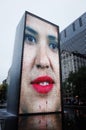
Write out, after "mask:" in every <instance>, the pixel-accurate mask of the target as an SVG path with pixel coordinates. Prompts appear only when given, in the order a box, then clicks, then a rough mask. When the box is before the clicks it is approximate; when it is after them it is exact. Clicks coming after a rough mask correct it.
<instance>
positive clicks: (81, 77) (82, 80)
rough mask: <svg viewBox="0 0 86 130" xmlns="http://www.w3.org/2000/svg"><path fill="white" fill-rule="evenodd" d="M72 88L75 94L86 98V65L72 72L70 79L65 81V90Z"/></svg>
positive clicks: (83, 98) (82, 98)
mask: <svg viewBox="0 0 86 130" xmlns="http://www.w3.org/2000/svg"><path fill="white" fill-rule="evenodd" d="M71 88H72V91H73V95H74V96H76V95H78V96H79V98H80V99H81V100H86V67H82V68H80V69H79V70H78V71H77V72H75V73H73V72H71V73H70V74H69V77H68V79H67V80H66V81H65V82H64V83H63V91H64V90H65V91H66V90H67V89H68V90H69V91H70V89H71Z"/></svg>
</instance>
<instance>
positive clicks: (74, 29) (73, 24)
mask: <svg viewBox="0 0 86 130" xmlns="http://www.w3.org/2000/svg"><path fill="white" fill-rule="evenodd" d="M72 26H73V31H75V23H73V24H72Z"/></svg>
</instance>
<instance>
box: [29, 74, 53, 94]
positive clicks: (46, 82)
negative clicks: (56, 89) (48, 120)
mask: <svg viewBox="0 0 86 130" xmlns="http://www.w3.org/2000/svg"><path fill="white" fill-rule="evenodd" d="M31 84H32V86H33V88H34V89H35V90H36V91H37V92H38V93H42V94H46V93H48V92H50V91H51V89H52V88H53V85H54V81H53V79H52V78H51V77H49V76H41V77H38V78H36V79H34V80H33V81H32V82H31Z"/></svg>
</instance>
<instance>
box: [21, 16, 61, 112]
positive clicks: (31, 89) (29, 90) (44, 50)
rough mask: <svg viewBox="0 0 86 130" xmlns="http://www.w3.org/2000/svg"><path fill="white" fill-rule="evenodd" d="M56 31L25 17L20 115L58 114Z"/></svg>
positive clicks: (49, 26)
mask: <svg viewBox="0 0 86 130" xmlns="http://www.w3.org/2000/svg"><path fill="white" fill-rule="evenodd" d="M60 98H61V97H60V72H59V55H58V31H57V27H56V26H53V25H51V24H49V23H47V22H44V21H42V20H40V19H38V18H36V17H33V16H30V15H27V19H26V28H25V37H24V52H23V65H22V79H21V92H20V111H19V112H20V113H41V112H55V111H60V110H61V100H60Z"/></svg>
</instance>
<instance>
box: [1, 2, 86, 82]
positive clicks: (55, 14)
mask: <svg viewBox="0 0 86 130" xmlns="http://www.w3.org/2000/svg"><path fill="white" fill-rule="evenodd" d="M25 10H26V11H29V12H31V13H33V14H35V15H38V16H40V17H42V18H44V19H46V20H48V21H51V22H53V23H55V24H57V25H59V27H60V31H62V30H63V29H64V28H66V27H67V26H68V25H70V24H71V23H72V22H73V21H75V20H76V19H77V18H78V17H79V16H81V15H82V14H83V13H85V12H86V0H0V83H1V82H2V81H3V80H4V79H5V78H6V77H7V73H8V70H9V68H10V66H11V63H12V56H13V48H14V39H15V31H16V26H17V25H18V23H19V21H20V19H21V17H22V15H23V14H24V12H25Z"/></svg>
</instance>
